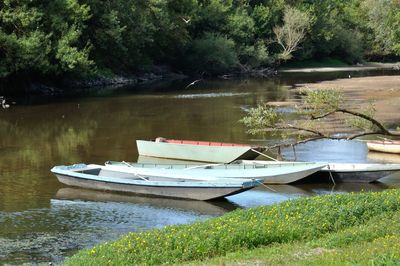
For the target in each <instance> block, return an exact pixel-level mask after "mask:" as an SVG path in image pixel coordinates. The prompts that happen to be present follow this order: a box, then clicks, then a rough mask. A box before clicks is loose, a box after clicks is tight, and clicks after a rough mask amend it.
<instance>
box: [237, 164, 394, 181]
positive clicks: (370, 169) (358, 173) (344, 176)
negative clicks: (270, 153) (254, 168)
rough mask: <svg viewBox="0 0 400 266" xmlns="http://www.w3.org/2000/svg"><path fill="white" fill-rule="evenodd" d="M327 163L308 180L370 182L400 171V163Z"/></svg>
mask: <svg viewBox="0 0 400 266" xmlns="http://www.w3.org/2000/svg"><path fill="white" fill-rule="evenodd" d="M241 163H244V164H251V165H254V164H268V165H271V164H272V165H273V164H277V163H288V164H294V163H301V162H275V161H259V160H255V161H248V160H243V161H242V162H241ZM326 164H327V165H326V166H325V167H323V168H321V170H319V171H317V172H316V173H314V174H312V175H310V176H309V177H308V178H307V180H309V181H310V180H313V181H329V180H331V179H332V178H333V179H334V181H335V182H348V183H370V182H374V181H376V180H378V179H380V178H382V177H385V176H387V175H390V174H392V173H394V172H397V171H400V164H382V163H326Z"/></svg>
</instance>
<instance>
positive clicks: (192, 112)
mask: <svg viewBox="0 0 400 266" xmlns="http://www.w3.org/2000/svg"><path fill="white" fill-rule="evenodd" d="M367 74H371V73H354V74H353V76H356V75H367ZM372 74H377V73H372ZM378 74H379V73H378ZM385 74H388V73H385ZM389 74H390V73H389ZM347 75H348V73H325V74H318V76H316V75H315V74H297V75H294V74H290V76H289V75H288V76H280V77H277V78H275V79H273V80H269V81H268V80H254V79H251V80H229V81H202V82H199V83H197V84H196V86H193V87H189V88H187V89H185V85H186V84H188V83H189V82H190V81H188V82H183V83H171V84H167V85H166V84H163V85H162V86H161V85H157V84H154V85H152V86H148V87H147V88H122V89H103V90H101V91H99V92H96V93H95V94H93V93H86V95H82V96H81V97H63V98H61V97H59V98H53V99H44V98H26V99H16V102H17V104H16V105H12V106H11V108H9V109H6V110H0V264H7V263H9V264H22V263H25V262H32V263H36V262H50V261H52V262H60V261H62V260H63V259H64V258H65V257H66V256H70V255H72V254H74V253H75V252H76V251H77V250H78V249H81V248H85V247H90V246H93V245H95V244H98V243H101V242H104V241H108V240H113V239H116V238H118V236H120V235H121V234H123V233H126V232H129V231H140V230H146V229H149V228H154V227H162V226H165V225H169V224H178V223H190V222H193V221H196V220H203V219H207V218H209V217H213V216H218V215H222V214H223V213H225V212H228V211H231V210H234V209H236V208H247V207H252V206H258V205H267V204H273V203H276V202H280V201H284V200H287V199H293V198H297V197H305V196H311V195H319V194H329V193H343V192H348V191H361V190H372V191H380V190H382V189H386V188H389V187H396V186H399V184H400V176H396V175H393V176H391V177H388V178H385V179H384V180H383V181H382V182H379V183H376V184H364V185H360V184H345V185H344V184H342V185H341V184H337V185H336V186H334V185H332V184H318V185H317V184H303V185H296V186H289V185H287V186H270V189H268V188H265V187H259V188H257V189H253V190H250V191H248V192H245V193H242V194H239V195H236V196H231V197H228V198H227V199H226V200H223V201H217V202H193V201H184V200H166V199H157V198H145V197H137V196H132V195H124V194H114V193H105V192H97V191H90V190H82V189H76V188H70V187H66V186H64V185H62V184H60V183H59V182H58V181H57V179H56V178H55V177H54V176H53V175H52V174H51V173H50V171H49V170H50V168H51V167H52V166H54V165H60V164H72V163H78V162H90V163H100V164H102V163H104V162H105V161H106V160H126V161H135V160H136V159H137V157H138V155H137V151H136V146H135V140H136V139H151V138H155V137H157V136H163V137H169V138H178V139H195V140H210V141H225V142H238V143H254V144H267V143H270V142H276V141H278V140H277V139H274V138H268V139H267V140H264V139H262V138H255V137H252V136H249V135H247V134H246V132H245V129H244V128H243V126H242V125H241V124H240V123H238V120H239V119H240V118H241V117H242V116H243V115H244V110H245V109H247V108H249V107H252V106H255V105H256V104H257V103H259V102H262V101H271V100H272V101H285V100H286V99H288V98H292V97H294V95H293V92H291V91H290V85H292V84H293V83H297V82H309V81H317V80H324V79H332V78H335V77H346V76H347ZM282 111H283V112H287V113H288V115H290V110H286V109H282ZM285 155H286V157H287V158H291V156H293V155H292V153H290V151H286V152H285ZM297 157H298V159H305V160H331V161H358V162H361V161H375V160H381V158H380V157H378V158H371V156H370V157H368V153H367V150H366V148H365V146H364V144H362V143H357V142H329V141H328V142H326V141H325V142H317V143H313V144H309V145H303V146H302V147H300V148H299V149H298V151H297ZM398 157H400V156H398ZM398 157H396V156H395V157H394V158H393V157H392V158H388V160H393V159H394V160H400V159H399V158H398Z"/></svg>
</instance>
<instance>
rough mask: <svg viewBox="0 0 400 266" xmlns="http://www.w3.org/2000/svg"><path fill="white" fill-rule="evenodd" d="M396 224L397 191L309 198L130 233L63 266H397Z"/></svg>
mask: <svg viewBox="0 0 400 266" xmlns="http://www.w3.org/2000/svg"><path fill="white" fill-rule="evenodd" d="M399 219H400V190H399V189H392V190H388V191H384V192H378V193H356V194H343V195H328V196H317V197H312V198H304V199H298V200H292V201H286V202H283V203H281V204H278V205H272V206H263V207H256V208H251V209H246V210H238V211H234V212H231V213H228V214H226V215H224V216H222V217H219V218H214V219H209V220H207V221H205V222H196V223H193V224H190V225H175V226H168V227H165V228H162V229H154V230H150V231H145V232H141V233H130V234H128V235H126V236H124V237H122V238H120V239H119V240H117V241H114V242H110V243H104V244H102V245H99V246H96V247H94V248H91V249H87V250H83V251H81V252H79V253H78V254H76V255H74V256H73V257H71V258H69V259H67V260H66V261H65V264H66V265H105V264H107V265H138V264H147V265H156V264H180V263H182V264H185V265H187V264H188V262H191V263H192V264H193V265H199V264H205V265H208V264H210V265H216V264H218V265H221V264H222V265H226V264H228V265H230V264H235V265H254V264H258V265H260V264H281V265H287V264H308V263H311V264H315V265H317V264H319V263H322V262H327V263H328V264H329V263H330V264H336V263H337V262H339V263H342V264H345V263H365V262H367V263H372V262H379V263H382V262H387V263H390V262H398V261H399V260H400V247H399V246H398V243H400V241H398V240H400V225H399V224H398V223H397V221H398V220H399ZM155 251H156V252H155ZM358 251H362V252H358ZM355 252H358V253H355ZM204 260H205V261H204Z"/></svg>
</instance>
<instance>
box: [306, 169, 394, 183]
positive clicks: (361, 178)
mask: <svg viewBox="0 0 400 266" xmlns="http://www.w3.org/2000/svg"><path fill="white" fill-rule="evenodd" d="M392 173H393V171H363V172H333V171H332V172H331V174H330V173H329V171H325V170H322V171H318V172H316V173H315V174H312V175H310V176H309V177H308V178H306V179H305V181H319V182H332V177H333V180H334V181H335V182H340V183H371V182H375V181H377V180H378V179H380V178H382V177H385V176H387V175H390V174H392ZM331 175H332V177H331Z"/></svg>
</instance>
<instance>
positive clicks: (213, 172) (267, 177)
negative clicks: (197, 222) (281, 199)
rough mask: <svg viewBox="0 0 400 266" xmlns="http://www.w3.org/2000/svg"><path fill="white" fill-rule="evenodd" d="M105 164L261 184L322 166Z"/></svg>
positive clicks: (151, 172)
mask: <svg viewBox="0 0 400 266" xmlns="http://www.w3.org/2000/svg"><path fill="white" fill-rule="evenodd" d="M106 165H107V166H109V167H129V168H130V169H132V171H134V172H136V173H138V174H145V175H159V176H164V175H165V176H173V175H177V176H179V175H182V174H186V175H190V176H192V177H201V176H208V177H216V178H255V179H260V180H262V181H263V183H264V184H289V183H293V182H296V181H298V180H301V179H303V178H305V177H307V176H309V175H311V174H313V173H315V172H317V171H319V170H320V169H322V168H323V167H325V166H326V164H325V163H307V162H305V163H293V164H290V163H287V162H286V163H282V164H279V163H276V164H258V165H250V164H200V165H194V164H151V163H149V164H147V163H126V162H112V161H108V162H106Z"/></svg>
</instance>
